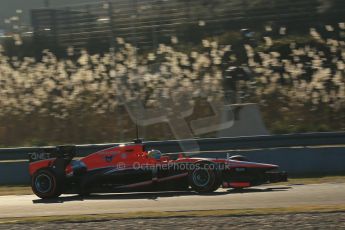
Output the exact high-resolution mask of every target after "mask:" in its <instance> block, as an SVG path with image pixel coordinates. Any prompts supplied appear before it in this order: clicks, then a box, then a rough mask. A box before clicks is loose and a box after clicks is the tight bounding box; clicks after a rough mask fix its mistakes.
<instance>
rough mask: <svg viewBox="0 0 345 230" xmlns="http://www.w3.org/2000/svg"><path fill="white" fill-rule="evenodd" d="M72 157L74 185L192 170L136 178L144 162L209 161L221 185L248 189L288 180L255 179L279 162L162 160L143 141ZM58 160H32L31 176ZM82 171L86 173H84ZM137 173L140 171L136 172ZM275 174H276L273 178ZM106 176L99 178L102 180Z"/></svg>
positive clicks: (158, 178)
mask: <svg viewBox="0 0 345 230" xmlns="http://www.w3.org/2000/svg"><path fill="white" fill-rule="evenodd" d="M72 158H73V157H72ZM72 158H71V159H69V160H65V163H66V164H65V165H64V166H63V174H64V178H65V179H66V180H71V181H73V182H72V184H73V183H77V182H75V181H77V179H73V178H78V180H79V181H83V177H90V175H92V176H94V175H95V174H97V175H101V176H102V177H103V176H104V177H107V176H109V175H111V176H113V177H111V178H112V179H108V181H107V183H109V180H111V181H113V182H114V184H116V186H117V188H134V187H141V186H147V185H152V184H154V183H157V182H167V181H174V180H177V179H181V178H182V177H188V174H189V171H188V169H185V170H181V171H179V172H178V173H176V172H174V173H173V174H171V173H170V174H169V173H158V175H157V174H155V173H152V174H150V175H152V176H150V175H149V176H143V177H142V179H140V177H141V175H140V174H135V175H136V177H137V178H138V180H133V178H132V177H133V171H131V170H136V169H138V168H139V167H141V166H143V165H144V166H150V167H152V168H154V167H159V168H162V167H164V166H166V167H167V166H169V165H170V164H178V165H179V164H180V165H182V164H184V165H194V164H197V163H198V162H207V163H209V164H215V165H218V166H222V168H221V174H219V175H220V176H219V177H220V180H221V183H220V185H222V186H223V187H232V188H244V187H250V186H255V185H257V184H261V183H267V182H277V181H282V180H286V174H279V178H278V177H277V175H275V174H274V173H270V174H269V175H268V176H267V178H266V177H265V178H266V179H265V180H263V181H257V180H254V179H253V180H252V179H251V176H252V177H255V176H256V174H265V176H266V173H267V172H270V171H272V172H273V171H275V170H276V169H278V166H277V165H272V164H262V163H254V162H248V161H239V160H232V159H212V158H199V157H186V156H184V155H183V154H179V155H178V156H176V154H175V156H173V157H172V155H162V156H161V157H160V159H155V158H151V157H149V155H148V151H146V150H145V147H144V145H143V144H132V145H119V146H115V147H112V148H108V149H104V150H101V151H98V152H95V153H92V154H90V155H88V156H86V157H83V158H80V159H78V160H72ZM56 160H57V158H55V157H51V158H48V159H43V160H39V161H33V162H31V163H30V167H29V172H30V175H31V176H34V175H35V173H37V172H38V171H39V170H41V169H44V168H56V166H55V164H56ZM81 168H82V170H81ZM79 171H82V172H81V173H80V172H79ZM94 172H97V173H94ZM126 173H128V174H126ZM135 173H138V172H137V171H136V172H135ZM246 173H247V174H248V175H249V176H248V175H247V174H246ZM121 175H122V177H121ZM128 175H132V176H131V177H130V178H129V177H128V178H129V179H127V178H126V176H128ZM272 175H274V176H273V177H272ZM102 177H98V178H101V179H102ZM280 177H281V178H280ZM71 178H72V179H71ZM107 178H108V177H107ZM109 178H110V177H109ZM124 178H125V179H124ZM237 178H238V179H237ZM246 178H248V179H246ZM270 178H273V179H270ZM97 180H99V179H97ZM118 181H122V182H121V183H122V184H121V183H119V184H117V182H118Z"/></svg>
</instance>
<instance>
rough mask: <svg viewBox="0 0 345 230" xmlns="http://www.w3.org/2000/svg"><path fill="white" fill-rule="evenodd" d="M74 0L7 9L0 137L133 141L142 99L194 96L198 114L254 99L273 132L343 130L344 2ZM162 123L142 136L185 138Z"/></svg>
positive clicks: (175, 102)
mask: <svg viewBox="0 0 345 230" xmlns="http://www.w3.org/2000/svg"><path fill="white" fill-rule="evenodd" d="M72 3H73V4H71V1H68V2H66V3H63V2H62V1H61V2H60V3H59V6H57V4H56V3H55V2H53V1H52V2H50V1H36V3H35V4H37V6H35V5H32V6H31V7H30V6H26V7H25V9H24V8H23V9H21V8H20V7H18V5H17V8H16V9H14V10H13V12H11V15H8V11H7V12H1V14H2V15H1V17H2V18H3V22H2V23H1V24H0V40H1V47H0V145H1V146H19V145H48V144H60V143H95V142H120V141H130V140H132V139H133V138H135V135H136V134H135V132H136V128H135V123H136V121H135V119H133V117H131V116H130V111H128V108H129V106H128V105H131V103H133V102H135V103H138V102H140V103H139V104H141V105H142V108H140V109H141V110H144V111H160V112H162V113H176V114H177V115H176V114H175V115H176V116H177V117H178V116H179V115H178V114H183V112H184V111H183V110H184V109H185V110H186V105H188V106H187V107H190V108H192V110H191V111H192V113H188V116H185V117H184V119H185V120H186V121H187V123H188V124H189V121H192V120H195V119H200V118H203V117H208V116H212V114H213V113H214V110H213V109H212V105H215V104H217V105H219V104H220V105H224V106H227V105H232V104H244V103H256V104H257V106H258V110H257V111H260V113H259V115H260V116H262V119H263V124H264V126H265V127H266V128H267V130H268V131H269V132H270V133H300V132H313V131H317V132H322V131H341V130H345V77H344V71H345V64H344V60H345V18H344V13H345V3H344V2H343V1H339V0H328V1H318V0H299V1H286V0H256V1H243V0H241V1H239V0H212V1H211V0H208V1H200V0H144V1H139V0H114V1H98V2H93V3H87V2H86V1H76V2H72ZM33 6H35V7H34V8H35V9H31V8H32V7H33ZM181 103H184V106H180V104H181ZM177 108H178V109H177ZM187 110H188V109H187ZM144 111H142V113H144ZM138 113H140V110H139V112H138ZM152 114H154V113H152ZM152 116H153V115H152ZM153 117H154V116H153ZM239 119H243V120H244V121H246V119H249V118H248V117H247V118H246V117H240V118H239ZM158 120H159V119H158ZM159 121H160V122H157V123H154V122H153V123H152V122H151V123H150V124H149V125H145V126H144V125H140V123H139V125H140V126H139V129H140V135H141V137H143V138H145V139H147V140H165V139H174V138H176V136H175V135H174V132H173V131H172V130H171V127H170V126H169V124H168V123H169V122H162V121H161V120H159ZM235 122H236V119H235ZM221 128H222V127H219V129H221ZM231 133H232V134H231V135H236V132H231ZM217 136H219V132H214V131H210V132H209V133H202V134H198V135H197V134H195V137H217Z"/></svg>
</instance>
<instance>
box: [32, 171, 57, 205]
mask: <svg viewBox="0 0 345 230" xmlns="http://www.w3.org/2000/svg"><path fill="white" fill-rule="evenodd" d="M31 187H32V191H33V192H34V193H35V194H36V196H38V197H40V198H42V199H47V198H56V197H59V196H60V195H61V193H62V183H61V182H60V180H59V178H58V177H57V175H56V174H55V173H54V172H53V171H51V170H49V169H42V170H39V171H37V172H36V173H35V174H34V175H33V176H32V179H31Z"/></svg>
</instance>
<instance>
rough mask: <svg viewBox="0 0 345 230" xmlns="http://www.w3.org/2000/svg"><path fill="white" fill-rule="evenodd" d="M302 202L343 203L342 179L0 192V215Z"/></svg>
mask: <svg viewBox="0 0 345 230" xmlns="http://www.w3.org/2000/svg"><path fill="white" fill-rule="evenodd" d="M303 205H308V206H317V205H345V183H327V184H310V185H289V186H272V185H269V186H261V187H254V188H248V189H245V190H243V191H241V192H238V191H232V190H225V189H219V190H217V191H216V192H215V193H212V194H207V195H199V194H196V193H194V192H164V193H163V192H161V193H140V194H139V193H131V194H128V193H127V194H97V195H91V196H88V197H84V198H81V197H79V196H75V195H65V196H62V197H60V198H58V199H53V200H40V199H38V198H37V197H36V196H34V195H25V196H0V210H1V211H0V218H9V217H33V216H56V215H82V214H106V213H127V212H143V211H190V210H217V209H249V208H280V207H295V206H303Z"/></svg>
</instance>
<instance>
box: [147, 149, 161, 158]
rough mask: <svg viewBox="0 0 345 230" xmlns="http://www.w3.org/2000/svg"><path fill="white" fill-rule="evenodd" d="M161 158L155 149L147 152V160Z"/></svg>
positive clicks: (159, 152)
mask: <svg viewBox="0 0 345 230" xmlns="http://www.w3.org/2000/svg"><path fill="white" fill-rule="evenodd" d="M161 156H162V153H161V151H159V150H156V149H152V150H150V151H149V152H148V157H149V158H154V159H156V160H159V159H160V158H161Z"/></svg>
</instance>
